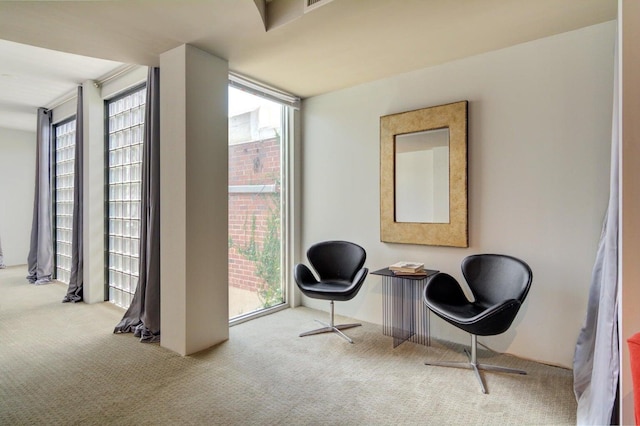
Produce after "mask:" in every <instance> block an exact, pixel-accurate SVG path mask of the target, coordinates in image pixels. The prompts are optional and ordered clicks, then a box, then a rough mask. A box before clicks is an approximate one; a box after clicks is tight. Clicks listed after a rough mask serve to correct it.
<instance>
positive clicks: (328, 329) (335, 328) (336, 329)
mask: <svg viewBox="0 0 640 426" xmlns="http://www.w3.org/2000/svg"><path fill="white" fill-rule="evenodd" d="M316 321H317V322H319V323H320V324H322V325H324V327H322V328H318V329H317V330H311V331H306V332H304V333H300V337H304V336H311V335H313V334H322V333H338V335H339V336H341V337H343V338H344V339H346V340H347V342H349V343H353V340H351V339H350V338H349V336H347V335H346V334H344V333H343V332H342V331H340V330H345V329H347V328H353V327H359V326H361V325H362V324H338V325H335V324H334V323H333V300H332V301H331V323H329V324H327V323H326V322H323V321H320V320H316Z"/></svg>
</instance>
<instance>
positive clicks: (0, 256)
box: [0, 239, 6, 269]
mask: <svg viewBox="0 0 640 426" xmlns="http://www.w3.org/2000/svg"><path fill="white" fill-rule="evenodd" d="M5 267H6V265H5V264H4V255H3V254H2V239H0V269H4V268H5Z"/></svg>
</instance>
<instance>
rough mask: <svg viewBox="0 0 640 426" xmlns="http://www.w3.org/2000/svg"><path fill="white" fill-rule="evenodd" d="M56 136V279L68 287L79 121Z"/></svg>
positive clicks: (58, 127)
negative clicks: (77, 126) (77, 125)
mask: <svg viewBox="0 0 640 426" xmlns="http://www.w3.org/2000/svg"><path fill="white" fill-rule="evenodd" d="M54 135H55V142H54V143H55V157H54V161H55V166H54V170H55V171H54V173H55V201H54V203H55V205H54V211H55V236H56V237H55V249H56V279H57V280H58V281H60V282H63V283H66V284H69V275H70V273H71V231H72V219H73V166H74V162H75V147H76V120H75V119H72V120H69V121H66V122H63V123H60V124H57V125H56V126H55V129H54Z"/></svg>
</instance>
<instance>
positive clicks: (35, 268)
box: [27, 108, 53, 284]
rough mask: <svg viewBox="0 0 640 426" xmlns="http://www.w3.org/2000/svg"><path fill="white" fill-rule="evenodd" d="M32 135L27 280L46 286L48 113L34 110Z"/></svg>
mask: <svg viewBox="0 0 640 426" xmlns="http://www.w3.org/2000/svg"><path fill="white" fill-rule="evenodd" d="M37 126H38V127H37V134H36V144H37V147H36V149H37V152H36V182H35V190H34V197H33V198H34V201H33V220H32V222H31V245H30V248H29V256H28V258H27V266H28V269H29V275H27V280H29V282H30V283H32V284H46V283H48V282H50V281H51V275H52V274H53V238H52V235H51V111H48V110H47V109H45V108H38V121H37Z"/></svg>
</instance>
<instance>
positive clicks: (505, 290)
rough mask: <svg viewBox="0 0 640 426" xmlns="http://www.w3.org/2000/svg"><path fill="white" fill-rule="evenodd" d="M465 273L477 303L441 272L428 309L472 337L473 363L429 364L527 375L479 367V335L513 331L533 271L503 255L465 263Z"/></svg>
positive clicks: (427, 298) (427, 293)
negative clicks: (477, 349) (511, 327)
mask: <svg viewBox="0 0 640 426" xmlns="http://www.w3.org/2000/svg"><path fill="white" fill-rule="evenodd" d="M462 274H463V275H464V277H465V280H466V281H467V284H468V285H469V290H470V291H471V293H472V296H473V300H469V299H467V297H466V296H465V293H464V292H463V290H462V288H461V286H460V284H459V283H458V281H457V280H456V279H455V278H453V277H452V276H451V275H448V274H445V273H438V274H436V275H435V276H434V277H433V278H431V279H430V280H429V282H428V283H427V285H426V286H425V290H424V302H425V304H426V306H427V307H428V308H429V309H430V310H431V312H433V313H434V314H436V315H437V316H439V317H440V318H442V319H443V320H445V321H447V322H448V323H450V324H452V325H454V326H456V327H458V328H460V329H462V330H464V331H466V332H468V333H470V334H471V354H469V352H468V351H466V350H465V352H466V353H467V356H469V363H449V362H444V363H427V364H428V365H440V366H446V367H462V368H471V369H473V370H475V372H476V376H477V378H478V380H479V381H480V385H481V386H482V391H483V392H484V393H486V389H485V386H484V382H483V380H482V378H481V376H480V374H479V372H478V369H480V370H493V371H501V372H507V373H517V374H526V372H524V371H522V370H513V369H506V368H503V367H496V366H490V365H485V364H478V363H477V358H476V352H477V351H476V347H477V336H493V335H497V334H501V333H504V332H505V331H507V330H508V329H509V327H510V326H511V324H512V323H513V320H514V319H515V317H516V314H517V313H518V311H519V310H520V307H521V306H522V303H523V302H524V300H525V298H526V297H527V294H528V293H529V288H530V287H531V281H532V278H533V274H532V272H531V268H529V266H528V265H527V264H526V263H525V262H523V261H522V260H520V259H517V258H515V257H511V256H506V255H500V254H479V255H473V256H469V257H467V258H465V259H464V260H463V261H462Z"/></svg>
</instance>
